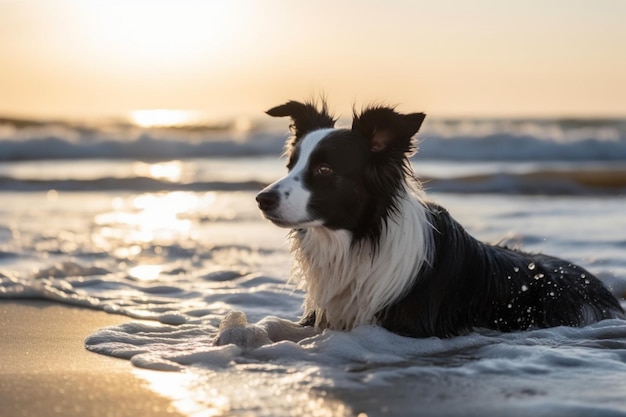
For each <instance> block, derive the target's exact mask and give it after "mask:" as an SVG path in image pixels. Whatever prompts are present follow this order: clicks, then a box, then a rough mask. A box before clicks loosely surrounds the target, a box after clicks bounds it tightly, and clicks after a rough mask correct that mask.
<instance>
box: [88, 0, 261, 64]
mask: <svg viewBox="0 0 626 417" xmlns="http://www.w3.org/2000/svg"><path fill="white" fill-rule="evenodd" d="M246 4H247V3H244V2H239V1H223V0H210V1H204V0H178V1H174V0H169V1H165V0H124V1H121V0H106V1H98V0H94V1H85V2H79V3H77V7H79V8H80V9H81V11H82V13H81V19H82V22H83V24H84V26H85V32H86V33H87V34H88V36H89V37H90V40H91V41H95V42H96V44H97V45H99V46H100V47H101V48H103V49H102V51H101V52H102V53H104V54H106V55H110V56H111V59H126V60H129V62H131V63H135V64H143V65H168V64H175V63H181V64H189V63H190V62H193V61H194V60H197V59H201V57H202V56H203V55H207V54H209V55H215V56H219V55H220V54H221V53H223V52H224V51H225V50H226V49H227V48H228V47H229V43H230V42H231V41H232V40H234V39H236V37H237V36H240V34H241V33H243V31H245V27H246V25H245V22H244V21H245V20H246V18H247V16H249V15H250V10H249V9H250V8H249V7H246Z"/></svg>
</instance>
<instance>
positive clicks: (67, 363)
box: [0, 299, 182, 417]
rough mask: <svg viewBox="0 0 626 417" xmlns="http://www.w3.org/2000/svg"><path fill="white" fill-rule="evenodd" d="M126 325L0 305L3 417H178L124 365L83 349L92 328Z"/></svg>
mask: <svg viewBox="0 0 626 417" xmlns="http://www.w3.org/2000/svg"><path fill="white" fill-rule="evenodd" d="M128 321H130V319H129V318H128V317H124V316H117V315H113V314H109V313H105V312H102V311H97V310H91V309H87V308H81V307H75V306H69V305H63V304H57V303H54V302H50V301H45V300H33V299H20V300H8V299H6V300H0V334H2V340H1V341H0V351H1V352H2V355H0V415H2V416H3V417H12V416H37V417H40V416H52V415H59V416H81V417H96V416H112V415H115V416H116V417H123V416H129V417H131V416H133V417H140V416H146V417H148V416H150V417H153V416H154V417H160V416H173V417H175V416H182V414H180V413H179V412H178V411H177V410H176V408H175V407H174V405H173V404H172V401H171V400H170V399H167V398H165V397H162V396H160V395H158V394H157V393H155V392H154V391H152V390H151V389H150V388H149V383H148V381H147V380H146V379H144V378H140V377H139V376H137V375H135V374H134V373H133V370H134V369H135V368H134V367H133V365H132V364H131V363H130V362H129V361H125V360H122V359H116V358H111V357H108V356H103V355H99V354H97V353H93V352H89V351H88V350H87V349H85V346H84V340H85V338H86V337H87V336H89V335H90V334H92V333H93V332H95V331H96V330H97V329H100V328H102V327H107V326H113V325H116V324H121V323H125V322H128ZM142 372H155V373H157V374H160V375H161V374H162V373H160V372H156V371H147V370H142Z"/></svg>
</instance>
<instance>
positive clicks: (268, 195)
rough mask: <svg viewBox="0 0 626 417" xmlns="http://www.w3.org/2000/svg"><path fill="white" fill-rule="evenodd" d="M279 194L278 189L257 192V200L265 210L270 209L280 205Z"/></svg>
mask: <svg viewBox="0 0 626 417" xmlns="http://www.w3.org/2000/svg"><path fill="white" fill-rule="evenodd" d="M278 199H279V195H278V193H277V192H276V191H263V192H260V193H259V194H257V196H256V201H257V203H259V208H260V209H261V210H263V211H268V210H272V209H274V208H276V206H277V205H278Z"/></svg>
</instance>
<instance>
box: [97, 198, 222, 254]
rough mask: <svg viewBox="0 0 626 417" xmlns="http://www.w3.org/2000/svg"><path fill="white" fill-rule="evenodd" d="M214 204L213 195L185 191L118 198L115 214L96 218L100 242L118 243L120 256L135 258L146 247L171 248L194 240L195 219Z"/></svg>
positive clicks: (113, 205)
mask: <svg viewBox="0 0 626 417" xmlns="http://www.w3.org/2000/svg"><path fill="white" fill-rule="evenodd" d="M214 200H215V196H214V195H213V193H206V194H198V193H192V192H184V191H174V192H167V193H146V194H140V195H137V196H133V197H131V198H128V199H124V198H121V197H116V198H114V199H113V200H112V203H111V206H112V210H111V211H109V212H106V213H102V214H100V215H98V216H96V219H95V221H96V224H97V225H98V226H99V227H100V228H99V232H98V234H99V238H100V239H103V240H118V241H121V242H122V243H124V244H125V246H124V248H120V247H118V248H117V249H118V250H120V251H121V252H120V254H122V252H124V251H126V252H128V255H133V254H136V252H137V249H138V247H136V245H141V244H145V243H153V244H155V245H159V244H163V245H167V244H172V243H174V242H177V241H181V240H184V239H190V238H193V237H194V236H193V216H190V214H192V213H196V212H198V211H199V210H200V209H201V208H202V207H206V206H207V205H211V204H212V202H213V201H214Z"/></svg>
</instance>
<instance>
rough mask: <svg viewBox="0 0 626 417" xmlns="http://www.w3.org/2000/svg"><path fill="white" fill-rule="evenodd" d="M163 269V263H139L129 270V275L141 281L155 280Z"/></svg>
mask: <svg viewBox="0 0 626 417" xmlns="http://www.w3.org/2000/svg"><path fill="white" fill-rule="evenodd" d="M162 269H163V267H162V266H161V265H137V266H135V267H133V268H130V269H129V270H128V275H130V276H131V277H133V278H135V279H138V280H140V281H154V280H155V279H157V278H158V277H159V274H160V273H161V270H162Z"/></svg>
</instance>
